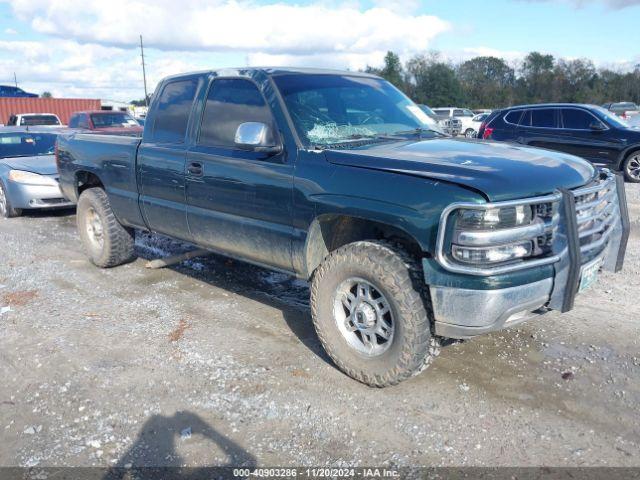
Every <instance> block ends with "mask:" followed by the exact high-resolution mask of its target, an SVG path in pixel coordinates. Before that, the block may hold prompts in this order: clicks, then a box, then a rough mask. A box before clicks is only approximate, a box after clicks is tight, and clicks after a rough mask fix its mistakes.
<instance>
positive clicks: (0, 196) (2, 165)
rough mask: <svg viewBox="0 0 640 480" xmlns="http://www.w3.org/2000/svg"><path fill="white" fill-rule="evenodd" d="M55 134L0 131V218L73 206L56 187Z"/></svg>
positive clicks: (50, 131)
mask: <svg viewBox="0 0 640 480" xmlns="http://www.w3.org/2000/svg"><path fill="white" fill-rule="evenodd" d="M58 133H59V132H58V131H53V130H51V129H46V130H37V129H35V128H29V129H26V128H0V217H5V218H9V217H17V216H19V215H21V214H22V211H23V210H27V209H53V208H68V207H72V206H73V203H72V202H69V201H68V200H67V199H66V198H64V197H63V195H62V193H61V192H60V188H59V186H58V171H57V168H56V162H55V156H54V148H55V141H56V137H57V135H58Z"/></svg>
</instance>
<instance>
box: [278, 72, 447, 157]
mask: <svg viewBox="0 0 640 480" xmlns="http://www.w3.org/2000/svg"><path fill="white" fill-rule="evenodd" d="M274 81H275V83H276V85H277V87H278V89H279V90H280V93H281V95H282V97H283V98H284V102H285V104H286V106H287V109H288V110H289V114H290V116H291V118H292V120H293V123H294V125H295V128H296V130H297V132H298V135H299V136H300V137H301V138H302V140H303V141H304V142H305V143H307V144H308V145H310V146H319V147H325V148H328V147H331V146H337V145H344V144H349V143H360V142H363V141H367V140H369V141H378V140H384V139H386V140H388V139H390V138H395V137H396V136H402V135H404V136H406V135H409V134H420V135H426V136H429V135H432V136H439V135H441V134H440V133H438V132H437V130H438V127H437V126H436V124H435V122H434V121H433V120H431V119H430V118H429V117H428V115H427V114H426V113H424V112H423V111H422V110H421V109H420V107H418V106H417V105H416V104H415V103H413V102H412V101H411V100H409V98H407V97H406V96H405V95H404V94H403V93H401V92H400V91H399V90H398V89H396V88H395V87H394V86H392V85H391V84H390V83H388V82H386V81H384V80H381V79H377V78H371V77H361V76H348V75H297V74H290V75H279V76H276V77H274ZM398 138H400V137H398Z"/></svg>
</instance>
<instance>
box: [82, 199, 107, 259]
mask: <svg viewBox="0 0 640 480" xmlns="http://www.w3.org/2000/svg"><path fill="white" fill-rule="evenodd" d="M84 222H85V228H86V230H87V237H88V238H89V241H90V242H91V246H92V247H93V248H95V249H98V250H101V249H102V246H103V245H104V228H103V226H102V220H100V216H99V215H98V212H96V211H95V210H94V209H93V208H91V207H89V208H88V209H87V213H86V215H85V221H84Z"/></svg>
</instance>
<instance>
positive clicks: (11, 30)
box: [4, 28, 18, 35]
mask: <svg viewBox="0 0 640 480" xmlns="http://www.w3.org/2000/svg"><path fill="white" fill-rule="evenodd" d="M4 33H6V34H7V35H17V34H18V31H17V30H14V29H13V28H5V29H4Z"/></svg>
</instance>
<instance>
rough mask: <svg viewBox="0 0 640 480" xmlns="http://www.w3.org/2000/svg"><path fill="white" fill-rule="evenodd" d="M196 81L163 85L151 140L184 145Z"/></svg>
mask: <svg viewBox="0 0 640 480" xmlns="http://www.w3.org/2000/svg"><path fill="white" fill-rule="evenodd" d="M197 87H198V79H197V78H190V79H188V80H179V81H176V82H171V83H168V84H166V85H165V87H164V89H163V90H162V93H161V94H160V97H159V98H158V107H157V110H156V119H155V123H154V125H153V139H154V140H155V141H156V142H162V143H184V135H185V133H186V131H187V122H188V121H189V114H190V113H191V105H192V104H193V98H194V97H195V95H196V89H197Z"/></svg>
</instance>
